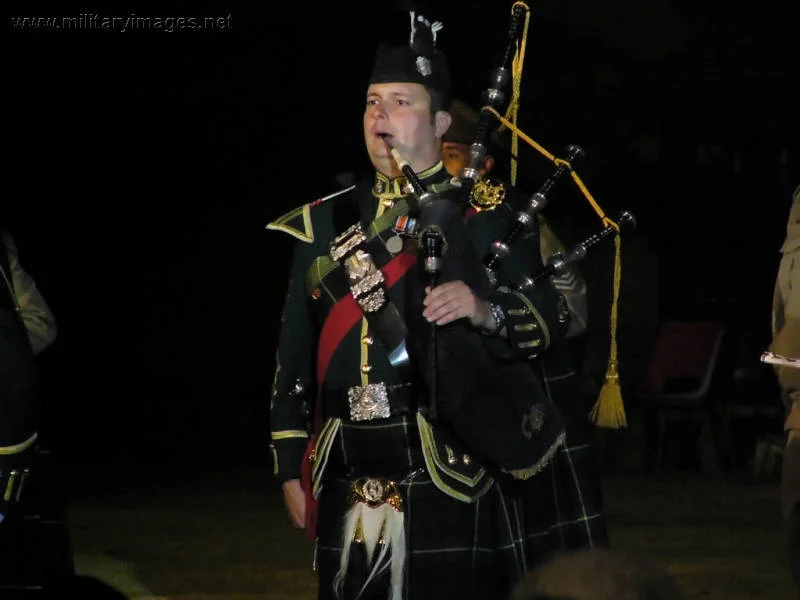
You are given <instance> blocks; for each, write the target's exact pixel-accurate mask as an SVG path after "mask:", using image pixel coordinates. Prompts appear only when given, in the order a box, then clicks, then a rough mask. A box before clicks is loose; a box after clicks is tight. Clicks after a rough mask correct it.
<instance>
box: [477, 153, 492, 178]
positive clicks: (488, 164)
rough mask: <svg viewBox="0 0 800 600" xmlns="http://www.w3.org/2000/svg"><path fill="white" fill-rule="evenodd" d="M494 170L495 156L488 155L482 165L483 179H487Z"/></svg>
mask: <svg viewBox="0 0 800 600" xmlns="http://www.w3.org/2000/svg"><path fill="white" fill-rule="evenodd" d="M493 168H494V156H492V155H491V154H487V155H486V156H485V157H484V158H483V165H481V168H480V172H481V177H486V176H487V175H488V174H489V173H490V172H491V171H492V169H493Z"/></svg>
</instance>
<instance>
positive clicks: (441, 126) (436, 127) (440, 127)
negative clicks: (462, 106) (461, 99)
mask: <svg viewBox="0 0 800 600" xmlns="http://www.w3.org/2000/svg"><path fill="white" fill-rule="evenodd" d="M452 122H453V117H452V116H451V115H450V113H449V112H447V111H444V110H437V111H436V115H434V117H433V132H434V133H435V134H436V137H437V138H441V137H442V136H443V135H444V134H445V132H446V131H447V130H448V129H450V124H451V123H452Z"/></svg>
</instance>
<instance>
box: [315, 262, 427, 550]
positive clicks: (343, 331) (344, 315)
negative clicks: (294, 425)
mask: <svg viewBox="0 0 800 600" xmlns="http://www.w3.org/2000/svg"><path fill="white" fill-rule="evenodd" d="M416 261H417V255H416V254H409V253H406V252H401V253H400V254H398V255H397V256H395V257H394V258H393V259H392V260H390V261H389V262H388V263H386V265H385V266H384V267H383V268H382V269H381V271H383V276H384V279H385V283H386V288H387V289H388V288H390V287H392V286H393V285H394V284H395V283H397V282H398V281H400V279H402V277H403V275H405V274H406V272H407V271H408V270H409V269H410V268H411V265H413V264H414V263H415V262H416ZM362 316H363V313H362V312H361V307H360V306H359V305H358V303H357V302H356V300H355V298H353V294H351V293H348V294H347V295H346V296H344V297H343V298H341V299H340V300H339V301H338V302H337V303H336V304H335V305H334V306H333V308H332V309H331V312H330V313H328V317H327V318H326V319H325V324H324V325H323V326H322V331H321V332H320V336H319V344H318V346H317V390H318V391H317V406H316V410H315V411H314V433H313V435H312V436H311V439H310V440H309V441H308V446H306V451H305V453H304V454H303V462H302V464H301V467H300V481H301V483H302V486H303V491H304V492H305V496H306V536H307V537H308V539H310V540H312V541H313V540H314V539H315V538H316V537H317V500H316V498H314V494H313V492H312V481H311V467H312V465H313V458H312V457H313V453H314V448H315V446H316V444H317V435H318V434H319V431H320V429H321V428H322V398H321V394H320V391H321V390H322V384H323V382H324V381H325V375H326V374H327V372H328V365H329V364H330V361H331V357H332V356H333V353H334V351H335V350H336V348H337V347H338V346H339V344H340V343H341V341H342V339H343V338H344V336H345V335H347V332H348V331H350V330H351V329H352V328H353V326H354V325H355V324H356V323H358V321H359V320H361V317H362Z"/></svg>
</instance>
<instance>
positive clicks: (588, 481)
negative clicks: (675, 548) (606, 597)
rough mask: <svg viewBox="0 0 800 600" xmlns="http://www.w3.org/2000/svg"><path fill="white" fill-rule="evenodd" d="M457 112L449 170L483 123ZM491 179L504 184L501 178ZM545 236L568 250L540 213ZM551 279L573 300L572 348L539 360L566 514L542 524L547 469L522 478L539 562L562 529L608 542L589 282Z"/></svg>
mask: <svg viewBox="0 0 800 600" xmlns="http://www.w3.org/2000/svg"><path fill="white" fill-rule="evenodd" d="M450 113H451V114H452V116H453V123H452V124H451V125H450V128H449V129H448V130H447V132H446V133H445V134H444V137H443V138H442V160H443V162H444V165H445V168H446V169H447V171H448V172H449V173H450V174H451V175H453V176H454V177H458V176H459V175H460V174H461V173H462V171H463V170H464V168H465V167H467V166H469V159H470V146H471V144H472V143H473V140H474V135H475V130H476V129H477V125H478V113H477V111H475V110H473V109H472V108H471V107H470V106H469V105H468V104H466V103H465V102H463V101H461V100H459V99H455V100H453V104H452V106H451V108H450ZM499 143H500V140H499V136H498V135H497V134H496V133H495V134H494V135H493V136H492V139H491V141H490V143H489V150H488V151H487V152H486V154H485V155H484V159H483V164H482V165H481V168H480V173H481V178H482V179H483V180H484V181H485V180H487V179H490V174H491V173H492V170H493V169H494V167H495V156H494V154H493V153H492V152H491V150H492V148H493V147H494V148H498V147H499ZM492 185H504V184H503V183H502V182H500V181H499V180H497V179H494V180H493V181H492ZM539 237H540V240H541V242H540V252H541V258H542V262H543V263H544V264H547V262H548V260H549V259H550V257H552V256H553V255H554V254H556V253H564V252H565V250H564V246H563V245H562V243H561V241H560V240H559V239H558V237H557V236H556V234H555V233H554V232H553V230H552V228H551V227H550V225H549V224H548V222H547V220H546V219H545V218H543V217H542V216H541V215H540V218H539ZM550 279H551V280H552V282H553V284H554V286H555V288H556V289H557V290H558V291H559V293H560V294H561V297H562V298H563V299H564V300H565V303H566V306H567V307H568V308H569V328H568V330H567V334H566V337H567V343H566V352H564V345H561V346H558V345H556V346H555V347H554V348H552V349H550V351H548V352H545V353H543V354H542V356H541V358H539V359H538V360H537V361H536V363H535V368H536V369H537V370H538V373H539V376H540V377H541V378H542V379H543V380H544V381H545V382H546V388H547V392H548V394H549V396H550V398H551V399H552V401H553V402H554V404H555V405H556V406H557V407H558V408H559V410H560V412H561V414H562V416H563V418H564V421H565V424H566V429H567V440H566V444H565V446H563V447H562V448H560V449H559V450H558V452H557V453H556V460H555V461H553V463H552V464H551V465H550V466H549V467H548V470H549V471H552V472H551V473H548V475H550V476H551V477H552V482H554V484H555V485H556V487H557V489H559V494H558V495H559V497H560V499H561V500H560V503H561V507H560V510H561V513H562V520H561V522H560V523H558V524H551V525H552V529H550V530H549V531H545V530H544V529H542V523H546V522H547V518H546V515H547V514H548V513H549V512H550V511H551V510H552V509H553V506H548V505H547V503H548V501H547V500H546V499H547V498H548V497H549V490H544V489H542V481H543V479H542V478H541V477H539V478H534V479H532V480H529V481H524V482H520V483H519V487H520V489H521V493H522V497H523V499H524V509H525V511H524V512H525V514H526V515H527V519H526V540H527V543H528V555H529V565H535V564H536V563H537V562H538V561H540V560H542V557H543V556H545V555H546V553H547V547H548V543H547V542H543V540H544V539H546V538H547V537H548V536H549V535H550V534H552V533H553V532H556V531H557V532H558V535H561V536H563V547H564V548H571V549H577V548H603V547H606V546H608V544H609V540H608V532H607V526H606V519H605V510H604V506H603V499H602V489H601V479H600V465H599V459H598V457H597V455H596V453H595V445H594V431H595V428H594V425H593V424H592V423H591V421H590V419H589V416H588V415H589V407H588V406H587V405H586V403H585V402H584V395H583V393H582V390H581V385H580V383H579V377H578V376H577V374H578V373H579V372H580V371H579V366H580V365H581V364H582V358H583V353H584V352H585V348H586V337H587V331H586V329H587V328H586V324H587V318H588V302H587V288H586V282H585V280H584V279H583V277H582V275H581V273H580V271H579V270H578V269H577V267H576V266H575V265H574V264H573V265H569V266H568V267H567V269H566V270H565V271H563V272H562V273H560V274H558V275H554V276H552V277H550Z"/></svg>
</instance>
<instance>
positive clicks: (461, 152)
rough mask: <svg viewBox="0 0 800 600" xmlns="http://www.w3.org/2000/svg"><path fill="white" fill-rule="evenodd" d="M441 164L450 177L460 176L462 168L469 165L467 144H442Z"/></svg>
mask: <svg viewBox="0 0 800 600" xmlns="http://www.w3.org/2000/svg"><path fill="white" fill-rule="evenodd" d="M442 162H443V163H444V168H445V169H446V170H447V172H448V173H450V175H454V176H458V175H461V171H463V170H464V167H466V166H468V165H469V144H461V143H458V142H444V143H443V144H442Z"/></svg>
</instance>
